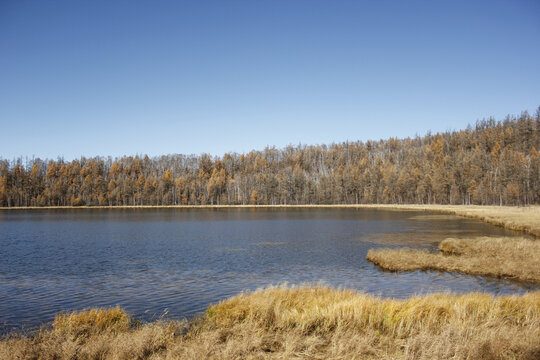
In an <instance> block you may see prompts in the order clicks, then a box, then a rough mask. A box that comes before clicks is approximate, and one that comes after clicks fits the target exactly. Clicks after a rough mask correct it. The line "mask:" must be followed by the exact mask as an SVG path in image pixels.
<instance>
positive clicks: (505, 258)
mask: <svg viewBox="0 0 540 360" xmlns="http://www.w3.org/2000/svg"><path fill="white" fill-rule="evenodd" d="M439 250H440V252H439V253H437V254H433V253H430V252H428V251H427V250H411V249H378V250H369V251H368V253H367V257H366V258H367V260H369V261H371V262H373V263H374V264H376V265H378V266H380V267H382V268H383V269H386V270H390V271H412V270H441V271H450V272H460V273H464V274H476V275H486V276H495V277H499V278H511V279H516V280H522V281H533V282H540V241H537V240H529V239H523V238H505V237H503V238H490V237H479V238H469V239H453V238H449V239H446V240H443V241H442V242H441V243H440V244H439Z"/></svg>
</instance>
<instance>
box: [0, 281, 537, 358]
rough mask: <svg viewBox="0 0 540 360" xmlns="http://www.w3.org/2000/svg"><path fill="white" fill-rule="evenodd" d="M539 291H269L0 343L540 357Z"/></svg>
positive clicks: (202, 353) (232, 352)
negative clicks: (195, 315) (192, 315)
mask: <svg viewBox="0 0 540 360" xmlns="http://www.w3.org/2000/svg"><path fill="white" fill-rule="evenodd" d="M538 339H540V293H539V292H535V293H529V294H525V295H522V296H503V297H493V296H491V295H487V294H479V293H473V294H466V295H442V294H435V295H428V296H422V297H413V298H410V299H407V300H392V299H381V298H376V297H373V296H369V295H364V294H360V293H357V292H355V291H351V290H336V289H331V288H327V287H300V288H286V287H278V288H270V289H266V290H261V291H257V292H254V293H250V294H242V295H238V296H235V297H233V298H231V299H229V300H226V301H224V302H222V303H220V304H217V305H214V306H210V307H209V308H208V310H207V311H206V313H205V315H204V316H202V317H201V318H199V319H196V320H194V321H192V322H190V323H186V322H156V323H150V324H144V325H136V324H135V323H134V322H133V320H132V319H131V318H130V317H129V316H128V315H127V314H126V313H125V312H123V311H122V310H121V309H118V308H115V309H110V310H91V311H88V312H82V313H74V314H68V315H60V316H58V317H57V318H56V319H55V321H54V325H53V328H52V329H48V330H41V331H40V332H38V333H36V334H35V335H33V336H30V337H24V336H12V337H11V338H6V339H3V340H1V341H0V358H1V359H5V360H11V359H80V360H85V359H118V360H121V359H277V358H279V359H294V358H297V359H433V358H437V359H494V358H499V359H506V358H508V359H538V358H539V357H540V342H539V341H538Z"/></svg>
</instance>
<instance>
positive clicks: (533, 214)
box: [0, 204, 540, 237]
mask: <svg viewBox="0 0 540 360" xmlns="http://www.w3.org/2000/svg"><path fill="white" fill-rule="evenodd" d="M156 208H158V209H159V208H163V209H170V208H175V209H246V208H254V209H255V208H263V209H264V208H275V209H279V208H291V209H294V208H349V209H351V208H352V209H383V210H415V211H431V212H437V213H443V214H452V215H457V216H463V217H468V218H472V219H477V220H481V221H484V222H487V223H490V224H493V225H497V226H502V227H505V228H507V229H511V230H517V231H522V232H525V233H528V234H532V235H535V236H537V237H540V206H527V207H515V206H476V205H467V206H465V205H376V204H373V205H170V206H92V207H87V206H78V207H74V206H54V207H10V208H6V207H0V210H40V209H156Z"/></svg>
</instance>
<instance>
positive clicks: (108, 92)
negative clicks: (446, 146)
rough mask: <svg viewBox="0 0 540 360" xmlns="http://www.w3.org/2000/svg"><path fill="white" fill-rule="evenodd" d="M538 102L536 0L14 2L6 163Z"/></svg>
mask: <svg viewBox="0 0 540 360" xmlns="http://www.w3.org/2000/svg"><path fill="white" fill-rule="evenodd" d="M538 105H540V1H538V0H507V1H496V0H495V1H494V0H489V1H488V0H486V1H456V0H447V1H442V0H441V1H433V0H426V1H398V0H396V1H330V0H328V1H312V0H310V1H295V0H287V1H270V0H266V1H204V0H201V1H189V2H188V1H185V2H182V1H150V0H148V1H112V0H107V1H72V0H66V1H42V0H39V1H25V0H20V1H8V0H0V125H1V126H0V157H2V158H4V159H10V160H11V159H13V158H14V157H18V156H23V157H24V156H28V157H32V155H35V156H36V157H41V158H56V157H57V156H64V157H65V158H66V159H68V160H69V159H72V158H74V157H79V156H81V155H84V156H95V155H112V156H119V155H124V154H137V153H139V154H149V155H161V154H169V153H185V154H192V153H195V154H199V153H202V152H206V153H210V154H213V155H223V154H224V153H225V152H245V151H249V150H251V149H263V148H264V147H265V146H266V145H276V146H277V147H283V146H285V145H288V144H298V143H302V144H322V143H327V144H328V143H332V142H341V141H345V140H368V139H380V138H388V137H396V136H397V137H407V136H414V135H415V134H417V133H418V134H420V135H423V134H425V133H426V132H427V131H428V130H430V129H431V130H433V131H445V130H452V129H461V128H464V127H466V126H467V124H469V123H474V122H475V121H476V120H477V119H481V118H483V117H489V116H495V117H496V118H498V119H501V118H503V117H504V116H505V115H507V114H519V113H520V112H521V111H522V110H528V111H529V112H531V113H534V112H535V110H536V108H537V107H538Z"/></svg>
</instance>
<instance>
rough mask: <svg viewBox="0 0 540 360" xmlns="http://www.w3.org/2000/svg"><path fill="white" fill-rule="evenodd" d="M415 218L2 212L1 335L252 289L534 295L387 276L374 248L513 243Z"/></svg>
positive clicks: (164, 312)
mask: <svg viewBox="0 0 540 360" xmlns="http://www.w3.org/2000/svg"><path fill="white" fill-rule="evenodd" d="M516 235H520V234H518V233H516V232H512V231H509V230H506V229H503V228H499V227H494V226H492V225H489V224H485V223H482V222H480V221H476V220H470V219H465V218H460V217H456V216H450V215H437V214H432V213H427V212H416V211H388V210H373V209H339V208H335V209H328V208H325V209H323V208H308V209H299V208H296V209H295V208H287V209H268V208H263V209H261V208H258V209H250V208H242V209H178V208H177V209H174V208H172V209H171V208H169V209H72V210H65V209H58V210H0V245H1V246H0V259H1V261H0V327H1V329H2V332H6V331H9V330H12V329H21V328H22V329H33V328H35V327H36V326H39V325H40V324H43V323H44V322H49V321H51V320H52V319H53V317H54V314H55V313H58V312H60V311H70V310H80V309H85V308H90V307H104V306H107V307H108V306H115V305H120V306H121V307H123V308H125V309H126V310H127V311H128V312H129V313H130V314H131V315H134V316H135V317H137V318H140V319H142V320H146V321H150V320H155V319H157V318H160V317H166V318H174V319H179V318H184V317H187V318H189V317H192V316H195V315H197V314H200V313H201V312H203V311H204V310H205V309H206V307H207V306H208V304H210V303H215V302H217V301H220V300H222V299H224V298H227V297H230V296H232V295H235V294H237V293H239V292H242V291H245V290H254V289H257V288H260V287H266V286H269V285H280V284H284V283H287V284H291V285H292V284H305V283H308V284H314V283H322V284H325V285H331V286H335V287H346V288H354V289H358V290H361V291H364V292H367V293H371V294H375V295H381V296H385V297H397V298H404V297H408V296H411V295H415V294H425V293H431V292H449V291H451V292H456V293H461V292H470V291H485V292H490V293H493V294H510V293H523V292H525V291H527V290H532V289H538V288H540V287H539V286H538V285H534V284H527V283H519V282H515V281H508V280H498V279H493V278H485V277H481V276H469V275H459V274H448V273H442V272H437V271H427V272H422V271H415V272H405V273H391V272H386V271H383V270H381V269H380V268H378V267H376V266H374V265H373V264H371V263H369V262H367V261H366V259H365V257H366V253H367V251H368V250H369V249H370V248H377V247H381V246H382V247H403V246H406V247H411V248H427V249H432V250H435V249H436V247H437V244H438V243H439V242H440V241H441V240H443V239H444V238H446V237H468V236H516Z"/></svg>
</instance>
